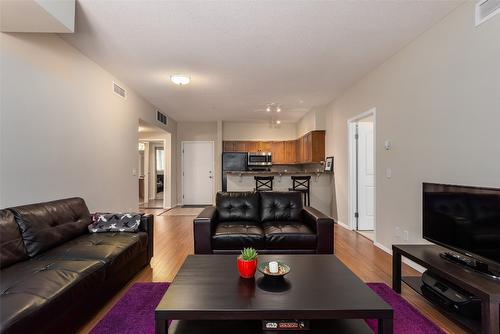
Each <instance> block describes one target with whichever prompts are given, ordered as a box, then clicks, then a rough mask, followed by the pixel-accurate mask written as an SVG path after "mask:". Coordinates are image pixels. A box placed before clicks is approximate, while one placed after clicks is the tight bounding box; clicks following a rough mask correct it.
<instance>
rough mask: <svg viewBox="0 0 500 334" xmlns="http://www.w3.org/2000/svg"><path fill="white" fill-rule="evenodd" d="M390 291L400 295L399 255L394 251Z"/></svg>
mask: <svg viewBox="0 0 500 334" xmlns="http://www.w3.org/2000/svg"><path fill="white" fill-rule="evenodd" d="M392 289H393V290H394V291H396V292H397V293H401V253H399V252H397V251H394V250H393V254H392Z"/></svg>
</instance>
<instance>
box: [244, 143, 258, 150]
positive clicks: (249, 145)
mask: <svg viewBox="0 0 500 334" xmlns="http://www.w3.org/2000/svg"><path fill="white" fill-rule="evenodd" d="M246 148H247V152H258V151H259V142H258V141H247V142H246Z"/></svg>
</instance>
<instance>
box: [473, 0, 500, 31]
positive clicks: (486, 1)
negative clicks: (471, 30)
mask: <svg viewBox="0 0 500 334" xmlns="http://www.w3.org/2000/svg"><path fill="white" fill-rule="evenodd" d="M498 13H500V0H480V1H479V2H478V3H477V4H476V27H477V26H478V25H480V24H481V23H483V22H485V21H487V20H489V19H491V18H492V17H493V16H495V15H496V14H498Z"/></svg>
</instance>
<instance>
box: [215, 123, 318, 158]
mask: <svg viewBox="0 0 500 334" xmlns="http://www.w3.org/2000/svg"><path fill="white" fill-rule="evenodd" d="M223 149H224V152H272V154H273V164H277V165H280V164H303V163H319V162H321V161H324V160H325V131H323V130H316V131H311V132H308V133H306V134H305V135H303V136H302V137H300V138H298V139H296V140H284V141H250V140H247V141H224V143H223Z"/></svg>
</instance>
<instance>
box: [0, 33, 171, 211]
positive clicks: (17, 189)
mask: <svg viewBox="0 0 500 334" xmlns="http://www.w3.org/2000/svg"><path fill="white" fill-rule="evenodd" d="M0 38H1V40H0V42H1V46H2V47H1V124H0V130H1V131H0V132H1V133H0V139H1V140H0V149H1V152H0V153H1V155H0V156H1V170H0V207H8V206H13V205H19V204H28V203H33V202H39V201H47V200H53V199H58V198H64V197H69V196H81V197H83V198H84V199H85V200H86V201H87V204H88V206H89V208H90V210H92V211H97V210H106V211H108V210H109V211H121V210H137V207H138V191H137V187H138V185H137V176H134V175H133V174H132V170H133V169H137V142H138V133H137V127H138V121H139V118H141V119H143V120H145V121H147V122H149V123H152V124H156V125H158V126H161V127H163V126H162V125H161V124H160V123H158V122H156V120H155V117H156V115H155V112H154V107H153V106H152V105H151V104H150V103H148V102H147V101H145V100H144V99H142V98H141V97H139V96H138V95H136V94H134V92H133V91H132V90H131V89H129V88H127V86H125V85H124V84H122V86H123V87H125V88H127V93H128V95H127V99H126V100H124V99H122V98H121V97H118V96H117V95H115V94H113V92H112V82H113V80H115V81H116V80H117V79H116V78H115V77H113V76H112V75H111V74H110V73H108V72H106V71H105V70H104V69H102V68H101V67H99V66H98V65H97V64H95V63H94V62H92V61H91V60H89V59H88V58H86V57H85V56H84V55H83V54H81V53H80V52H79V51H78V50H76V49H75V48H74V47H72V46H70V45H69V44H68V43H66V42H65V41H63V40H62V39H61V38H60V37H58V36H56V35H49V34H5V33H2V34H1V36H0ZM169 121H170V123H169V126H168V127H163V128H164V129H165V130H167V131H169V132H171V133H175V129H176V122H175V121H174V120H173V119H172V118H169Z"/></svg>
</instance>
